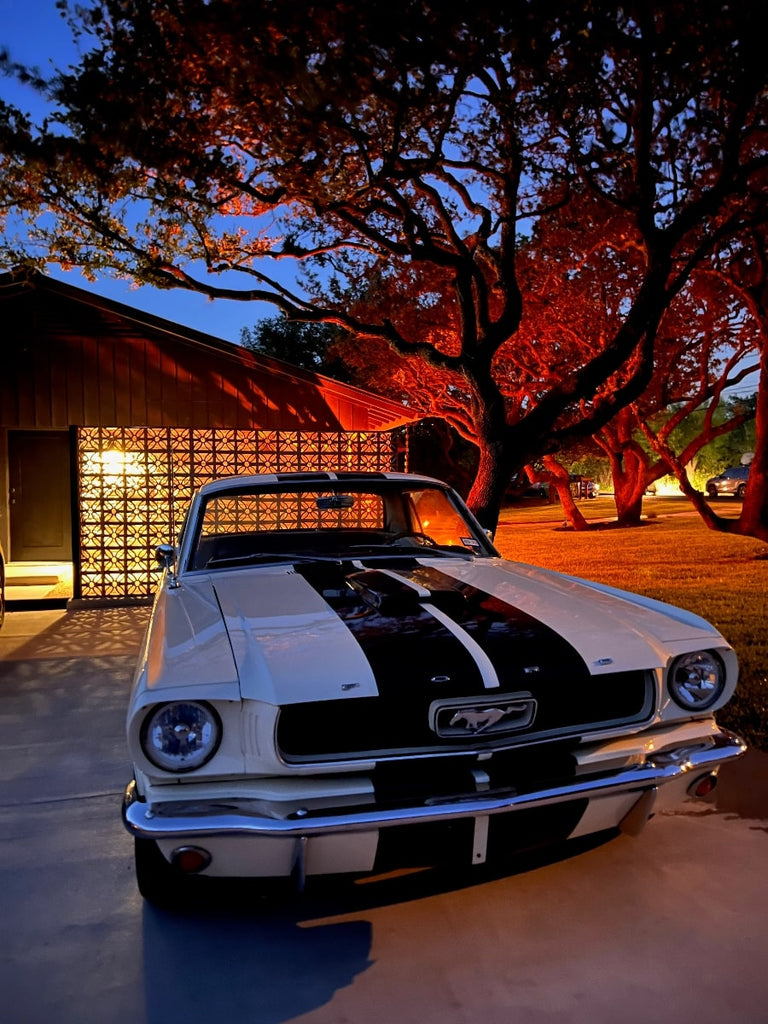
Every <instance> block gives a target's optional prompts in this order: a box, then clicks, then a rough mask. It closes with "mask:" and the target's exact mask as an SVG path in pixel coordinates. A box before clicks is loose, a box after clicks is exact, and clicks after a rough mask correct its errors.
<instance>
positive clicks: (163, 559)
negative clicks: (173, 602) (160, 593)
mask: <svg viewBox="0 0 768 1024" xmlns="http://www.w3.org/2000/svg"><path fill="white" fill-rule="evenodd" d="M155 561H156V562H157V564H158V566H159V567H160V568H161V569H167V570H168V586H169V587H178V585H179V581H178V578H177V576H176V548H175V547H174V546H173V544H160V545H159V546H158V547H157V548H155Z"/></svg>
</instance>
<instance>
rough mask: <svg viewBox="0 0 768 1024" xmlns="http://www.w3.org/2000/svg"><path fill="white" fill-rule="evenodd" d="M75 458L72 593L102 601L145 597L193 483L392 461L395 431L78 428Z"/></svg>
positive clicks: (378, 468) (384, 467) (388, 466)
mask: <svg viewBox="0 0 768 1024" xmlns="http://www.w3.org/2000/svg"><path fill="white" fill-rule="evenodd" d="M77 456H78V458H77V462H78V464H77V476H78V518H77V522H78V528H79V544H77V545H76V550H78V552H79V573H78V572H76V580H77V579H78V577H79V594H76V596H80V597H82V598H84V599H89V598H90V599H100V600H103V599H105V598H107V599H115V600H120V599H125V598H146V597H149V596H151V594H152V593H153V592H154V589H155V586H156V583H157V577H156V575H155V573H154V568H155V559H154V550H155V548H156V546H157V545H158V544H161V543H164V542H167V541H172V540H175V539H176V536H177V534H178V531H179V528H180V526H181V523H182V519H183V516H184V512H185V509H186V507H187V504H188V502H189V499H190V497H191V496H192V493H193V491H194V490H195V489H196V488H198V487H200V486H201V485H202V484H204V483H208V481H210V480H214V479H216V478H218V477H222V476H231V475H234V474H240V473H288V472H295V471H305V472H312V471H317V470H322V471H333V470H347V471H349V470H368V471H374V472H388V471H390V470H392V469H394V468H395V466H394V457H395V448H394V444H393V437H392V434H391V433H388V432H384V431H381V432H375V431H367V432H359V433H334V432H317V433H314V432H299V433H297V432H295V431H258V430H225V429H208V430H193V429H186V428H182V427H80V428H78V430H77ZM76 586H77V583H76Z"/></svg>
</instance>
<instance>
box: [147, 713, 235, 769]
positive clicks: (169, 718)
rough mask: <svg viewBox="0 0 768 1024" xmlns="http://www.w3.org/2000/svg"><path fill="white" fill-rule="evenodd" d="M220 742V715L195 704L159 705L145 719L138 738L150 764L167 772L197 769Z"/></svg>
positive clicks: (210, 755)
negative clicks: (140, 735)
mask: <svg viewBox="0 0 768 1024" xmlns="http://www.w3.org/2000/svg"><path fill="white" fill-rule="evenodd" d="M220 740H221V722H220V720H219V716H218V715H217V714H216V712H215V711H214V710H213V708H212V707H210V706H209V705H208V704H200V703H197V702H196V701H179V702H175V703H173V704H160V705H159V706H158V707H156V708H154V709H153V710H152V711H151V712H150V713H149V714H148V715H147V717H146V718H145V720H144V726H143V729H142V737H141V743H142V746H143V748H144V753H145V754H146V755H147V757H148V758H149V760H150V761H151V762H152V764H154V765H157V767H158V768H164V769H165V770H166V771H168V772H191V771H194V769H195V768H200V767H201V766H202V765H204V764H205V763H206V762H207V761H210V759H211V758H212V757H213V755H214V754H215V753H216V751H217V749H218V746H219V742H220Z"/></svg>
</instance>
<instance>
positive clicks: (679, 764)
mask: <svg viewBox="0 0 768 1024" xmlns="http://www.w3.org/2000/svg"><path fill="white" fill-rule="evenodd" d="M745 750H746V744H745V743H744V741H743V740H741V739H740V738H739V737H738V736H735V735H734V734H733V733H730V732H728V731H727V730H725V729H722V730H720V732H719V733H717V734H716V735H715V736H713V737H711V739H710V742H708V743H706V744H701V745H696V746H691V745H688V746H685V747H681V748H679V749H677V750H675V749H672V750H665V751H663V752H662V753H660V754H657V755H655V759H651V758H649V759H648V760H647V761H646V763H645V764H644V765H635V766H632V767H629V768H624V769H620V770H618V771H615V772H611V773H603V774H600V775H596V776H593V777H589V776H586V777H585V776H582V777H580V778H578V779H574V780H572V781H570V782H568V783H564V784H563V785H560V786H552V787H549V788H547V789H542V790H538V791H536V792H533V793H517V792H515V791H514V790H512V789H506V790H489V791H488V792H477V793H471V792H469V793H466V794H462V795H457V796H455V797H445V798H441V799H440V800H437V801H430V802H428V803H424V804H421V805H417V806H406V807H402V808H386V809H384V808H376V807H372V808H366V809H363V810H358V811H351V812H350V813H348V814H345V813H339V812H332V813H318V814H317V816H315V815H313V814H310V815H302V816H296V817H287V818H278V817H269V816H268V814H265V812H264V803H263V802H262V801H249V800H237V799H234V800H231V799H230V800H228V799H227V798H226V797H222V799H221V800H220V801H216V800H192V801H187V802H185V801H183V800H179V801H173V802H170V801H169V802H167V803H165V802H159V803H156V804H154V805H153V806H150V805H148V804H147V803H146V802H145V801H144V800H142V799H141V798H140V797H139V794H138V791H137V788H136V784H135V782H131V783H130V784H129V785H128V787H127V789H126V791H125V799H124V802H123V823H124V825H125V827H126V828H127V830H128V831H129V832H130V833H131V834H132V835H134V836H137V837H139V838H142V839H175V838H177V837H178V836H187V837H189V838H190V839H191V838H201V839H202V838H203V837H206V836H235V835H252V836H272V837H276V838H285V839H301V838H304V837H306V838H310V837H312V836H319V835H330V834H334V833H343V832H370V831H373V830H374V829H378V828H386V827H387V826H391V825H409V824H418V823H420V822H424V821H446V820H449V819H452V818H469V817H475V816H477V815H489V814H503V813H508V812H512V811H517V810H523V809H525V808H529V807H543V806H547V805H554V804H559V803H565V802H566V801H568V800H574V799H578V798H579V797H588V798H595V797H602V796H611V795H614V794H617V793H621V792H628V793H631V792H635V791H636V792H637V793H638V797H640V796H642V793H643V792H644V791H646V790H650V789H653V788H654V787H656V786H659V785H662V784H664V783H667V782H671V781H672V780H674V779H677V778H680V777H681V776H684V775H686V774H688V773H689V772H692V771H696V772H701V771H702V770H706V769H708V768H712V769H714V768H715V767H717V766H719V765H720V764H722V763H723V762H725V761H729V760H732V759H734V758H737V757H740V756H741V755H742V754H743V753H744V751H745Z"/></svg>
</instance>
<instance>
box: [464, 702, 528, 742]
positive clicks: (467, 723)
mask: <svg viewBox="0 0 768 1024" xmlns="http://www.w3.org/2000/svg"><path fill="white" fill-rule="evenodd" d="M528 710H529V704H528V703H527V702H525V701H517V702H515V703H514V704H507V705H506V707H500V708H497V707H491V708H459V709H458V711H456V713H455V714H454V716H453V718H451V720H450V722H449V725H450V726H461V725H462V723H463V728H464V729H465V730H466V731H467V732H471V733H473V734H477V733H479V732H485V730H486V729H490V728H491V726H493V725H496V723H497V722H500V721H502V719H504V718H507V716H509V715H515V714H516V715H524V714H525V713H526V712H527V711H528Z"/></svg>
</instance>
